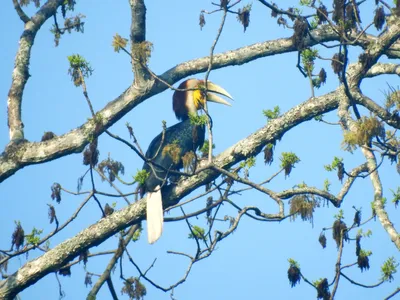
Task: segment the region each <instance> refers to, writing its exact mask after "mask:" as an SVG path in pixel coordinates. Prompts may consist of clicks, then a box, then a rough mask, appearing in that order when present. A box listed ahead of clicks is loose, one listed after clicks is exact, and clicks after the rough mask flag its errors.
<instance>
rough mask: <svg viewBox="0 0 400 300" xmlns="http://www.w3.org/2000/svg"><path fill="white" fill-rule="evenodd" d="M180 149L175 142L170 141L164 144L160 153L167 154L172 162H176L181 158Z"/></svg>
mask: <svg viewBox="0 0 400 300" xmlns="http://www.w3.org/2000/svg"><path fill="white" fill-rule="evenodd" d="M181 151H182V149H181V148H180V147H179V145H178V144H177V143H171V144H167V145H165V146H164V148H163V149H162V152H161V154H162V156H163V157H165V156H166V155H168V156H169V157H171V159H172V161H173V162H174V164H178V163H179V161H180V159H181Z"/></svg>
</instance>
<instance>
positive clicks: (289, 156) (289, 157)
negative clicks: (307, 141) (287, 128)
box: [280, 152, 300, 176]
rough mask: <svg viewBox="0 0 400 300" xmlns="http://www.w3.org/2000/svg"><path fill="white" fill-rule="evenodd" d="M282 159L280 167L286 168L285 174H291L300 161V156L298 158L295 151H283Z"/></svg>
mask: <svg viewBox="0 0 400 300" xmlns="http://www.w3.org/2000/svg"><path fill="white" fill-rule="evenodd" d="M280 160H281V165H280V167H281V168H282V169H284V170H285V176H289V175H290V173H291V172H292V169H293V168H294V165H295V164H297V163H298V162H300V158H298V157H297V155H296V154H294V153H293V152H282V156H281V158H280Z"/></svg>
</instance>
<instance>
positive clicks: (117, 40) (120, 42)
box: [112, 33, 128, 52]
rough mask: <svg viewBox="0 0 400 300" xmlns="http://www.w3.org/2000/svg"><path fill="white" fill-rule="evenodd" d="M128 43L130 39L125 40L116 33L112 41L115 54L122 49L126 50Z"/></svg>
mask: <svg viewBox="0 0 400 300" xmlns="http://www.w3.org/2000/svg"><path fill="white" fill-rule="evenodd" d="M127 43H128V39H126V38H123V37H122V36H120V35H119V34H118V33H116V34H115V35H114V38H113V41H112V46H113V48H114V51H115V52H119V51H120V50H121V49H122V48H126V44H127Z"/></svg>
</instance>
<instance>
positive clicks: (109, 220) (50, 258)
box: [0, 92, 339, 299]
mask: <svg viewBox="0 0 400 300" xmlns="http://www.w3.org/2000/svg"><path fill="white" fill-rule="evenodd" d="M338 96H339V95H338V94H337V93H336V92H333V93H329V94H327V95H325V96H321V97H316V98H313V99H310V100H307V101H305V102H304V103H302V104H299V105H297V106H295V107H294V108H292V109H291V110H289V111H288V112H287V113H285V114H283V115H282V116H281V117H279V118H277V119H274V120H271V121H270V122H269V123H268V124H267V125H266V126H264V127H263V128H261V129H260V130H258V131H256V132H255V133H253V134H252V135H250V136H249V137H247V138H245V139H243V140H241V141H240V142H238V143H237V144H235V145H234V146H232V147H230V148H228V149H227V150H225V151H224V152H223V153H221V154H220V155H218V156H217V157H216V158H215V160H214V164H215V165H216V166H218V167H220V168H229V167H230V166H232V165H234V164H236V163H238V162H240V161H241V160H244V159H246V158H247V157H249V156H255V155H257V154H258V153H259V152H260V151H261V150H262V148H263V146H264V145H266V144H267V143H269V142H271V141H274V140H276V139H280V138H281V137H282V136H283V135H284V134H285V133H286V132H287V131H288V130H290V129H291V128H293V127H294V126H296V125H299V124H301V123H302V122H305V121H307V120H310V119H312V118H314V117H315V116H317V115H320V114H323V113H327V112H329V111H331V110H333V109H335V108H337V106H338ZM199 167H204V165H203V166H199ZM218 175H219V173H218V172H216V171H211V170H205V171H204V172H201V173H199V174H198V175H196V176H193V177H190V178H187V179H184V180H182V181H181V182H179V184H178V185H176V186H168V187H166V189H165V191H163V201H165V202H164V206H165V207H168V206H171V205H173V204H176V203H177V202H179V200H180V199H181V198H182V197H184V196H186V195H187V194H189V193H190V192H192V191H193V190H195V189H196V188H197V187H199V186H200V185H204V184H206V183H207V182H210V181H211V180H212V179H214V178H216V177H218ZM144 217H145V200H144V199H141V200H139V201H137V202H136V203H134V204H131V205H129V206H127V207H126V208H124V209H122V210H120V211H117V212H114V213H113V214H112V215H110V216H108V217H106V218H103V219H101V220H100V221H99V222H97V223H96V224H93V225H92V226H90V227H89V228H87V229H85V230H83V231H81V232H80V233H78V234H77V235H76V236H75V237H73V238H71V239H69V240H67V241H65V242H63V243H61V244H59V245H58V246H56V247H55V248H53V249H52V250H50V251H48V252H47V253H45V254H43V255H42V256H40V257H38V258H37V259H35V260H33V261H31V262H28V263H26V264H25V265H24V266H22V267H21V268H20V269H19V270H18V271H17V272H16V273H14V274H13V275H11V276H9V277H8V278H7V279H6V280H4V281H2V282H0V298H4V299H10V298H11V299H12V297H14V296H15V295H16V294H17V293H19V292H20V291H22V290H24V289H25V288H27V287H28V286H30V285H32V284H34V283H35V282H36V281H38V280H39V279H41V278H43V277H44V276H46V275H47V274H48V273H50V272H53V271H54V270H57V269H59V268H60V267H62V266H63V265H65V264H66V263H68V262H69V261H70V260H72V259H73V258H74V257H76V256H78V255H79V254H80V253H81V252H82V251H86V250H87V249H89V248H90V247H93V246H96V245H98V244H100V243H102V242H103V241H104V240H106V239H107V238H109V237H110V236H112V235H114V234H115V233H117V232H118V231H120V230H122V229H124V228H127V227H128V226H131V225H133V224H138V223H139V222H140V221H141V220H143V219H144Z"/></svg>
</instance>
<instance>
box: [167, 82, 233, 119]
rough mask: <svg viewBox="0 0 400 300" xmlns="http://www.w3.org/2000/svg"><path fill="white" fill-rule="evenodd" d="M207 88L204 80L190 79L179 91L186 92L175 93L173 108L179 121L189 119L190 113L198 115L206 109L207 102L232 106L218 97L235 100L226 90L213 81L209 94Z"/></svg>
mask: <svg viewBox="0 0 400 300" xmlns="http://www.w3.org/2000/svg"><path fill="white" fill-rule="evenodd" d="M205 87H206V86H205V82H204V80H199V79H194V78H192V79H188V80H186V81H184V82H182V83H181V84H180V85H179V87H178V89H179V90H186V91H175V92H174V96H173V103H172V106H173V109H174V112H175V115H176V117H177V119H178V120H186V119H188V118H189V114H190V113H192V114H197V111H198V110H199V109H202V108H203V107H204V105H205V102H206V101H210V102H216V103H221V104H225V105H229V106H230V105H231V104H230V103H229V102H228V101H226V100H224V99H223V98H221V97H220V96H218V95H217V94H219V95H223V96H225V97H228V98H230V99H233V98H232V96H231V95H230V94H229V93H228V92H227V91H226V90H225V89H223V88H222V87H220V86H218V85H216V84H214V83H212V82H211V81H208V82H207V92H206V90H205Z"/></svg>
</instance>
